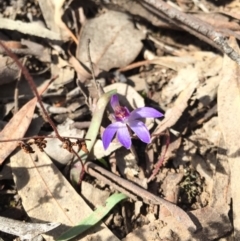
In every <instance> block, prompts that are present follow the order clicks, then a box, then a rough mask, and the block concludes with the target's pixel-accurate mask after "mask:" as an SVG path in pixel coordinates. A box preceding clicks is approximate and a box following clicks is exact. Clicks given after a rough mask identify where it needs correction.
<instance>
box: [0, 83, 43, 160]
mask: <svg viewBox="0 0 240 241" xmlns="http://www.w3.org/2000/svg"><path fill="white" fill-rule="evenodd" d="M47 86H48V85H47ZM47 86H44V88H41V90H40V91H39V94H40V95H41V94H42V93H43V92H44V91H45V89H46V88H47ZM36 103H37V98H33V99H32V100H30V101H29V102H28V103H27V104H25V105H24V106H23V107H22V108H21V109H20V110H19V111H18V112H17V113H16V114H15V115H14V116H13V118H12V119H11V120H10V121H9V122H8V123H7V124H6V126H5V127H4V129H3V130H2V131H1V132H0V139H1V140H6V139H18V138H22V137H23V136H24V134H25V133H26V131H27V129H28V127H29V125H30V123H31V121H32V117H33V114H34V110H35V106H36ZM16 147H17V142H15V141H12V142H0V164H2V163H3V162H4V160H5V159H6V158H7V157H8V156H9V155H10V154H11V153H12V151H13V150H14V149H15V148H16Z"/></svg>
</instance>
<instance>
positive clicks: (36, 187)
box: [11, 149, 118, 241]
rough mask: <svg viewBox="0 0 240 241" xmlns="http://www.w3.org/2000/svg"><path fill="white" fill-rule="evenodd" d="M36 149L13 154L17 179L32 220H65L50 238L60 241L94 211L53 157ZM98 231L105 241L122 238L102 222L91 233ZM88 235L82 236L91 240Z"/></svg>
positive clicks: (83, 238)
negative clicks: (64, 234)
mask: <svg viewBox="0 0 240 241" xmlns="http://www.w3.org/2000/svg"><path fill="white" fill-rule="evenodd" d="M35 151H36V153H35V154H36V155H35V154H34V155H33V154H31V155H30V154H26V153H23V151H19V152H17V153H15V155H13V156H12V157H11V166H12V171H13V175H14V181H15V183H16V187H17V190H18V194H19V195H20V196H21V198H22V204H23V207H24V209H25V211H26V212H27V214H28V215H29V216H30V217H31V219H32V220H43V221H46V222H60V223H62V225H60V226H59V227H58V228H57V229H54V230H53V231H51V232H49V233H48V236H47V237H46V238H47V240H48V241H50V240H56V237H58V236H59V235H61V234H62V233H63V232H65V231H67V230H68V229H69V228H70V227H72V226H74V225H76V224H77V223H78V222H79V220H80V219H84V218H86V217H87V216H88V215H90V214H91V213H92V210H91V209H90V207H89V206H88V205H87V204H86V202H85V201H84V200H83V199H82V197H81V196H80V195H78V193H77V192H76V191H75V190H74V188H73V187H72V186H71V185H70V183H69V182H68V181H67V180H66V179H65V177H64V176H63V175H62V174H61V172H60V171H59V170H58V169H57V168H56V166H55V165H54V164H53V163H52V161H51V160H50V158H49V157H48V156H47V155H46V154H45V153H44V152H40V151H39V150H38V149H36V150H35ZM59 154H60V155H61V153H59ZM94 232H95V234H94V235H98V236H100V237H101V239H102V240H118V239H117V237H116V236H115V235H113V234H112V233H111V231H110V230H109V229H108V228H107V227H106V226H105V225H104V224H102V223H99V225H96V226H95V227H94V228H93V229H91V230H89V233H94ZM85 235H86V233H85ZM85 235H84V236H82V237H81V238H82V239H81V240H82V241H83V240H87V237H85ZM89 236H91V235H89ZM44 237H45V235H44Z"/></svg>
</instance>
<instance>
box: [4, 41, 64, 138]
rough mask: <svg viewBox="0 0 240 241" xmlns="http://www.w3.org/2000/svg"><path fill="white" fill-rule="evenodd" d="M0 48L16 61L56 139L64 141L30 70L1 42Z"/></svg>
mask: <svg viewBox="0 0 240 241" xmlns="http://www.w3.org/2000/svg"><path fill="white" fill-rule="evenodd" d="M0 46H2V47H3V48H4V49H5V51H6V53H7V54H8V55H9V56H10V57H11V58H12V59H13V60H14V61H15V63H16V64H17V66H18V67H19V68H20V69H21V70H22V74H23V75H24V77H25V79H26V80H27V81H28V84H29V86H30V88H31V89H32V92H33V93H34V95H35V96H36V98H37V100H38V103H39V105H40V106H41V109H42V111H43V113H44V115H45V116H46V119H47V120H48V122H49V124H50V125H51V127H52V128H53V130H54V132H55V133H56V137H57V138H58V139H59V140H60V141H63V138H62V137H61V136H60V135H59V133H58V130H57V128H56V126H55V125H54V123H53V121H52V120H51V118H50V117H49V115H48V114H47V111H46V109H45V107H44V105H43V103H42V101H41V98H40V95H39V94H38V91H37V88H36V86H35V84H34V81H33V78H32V76H31V75H30V74H29V72H28V70H27V69H26V67H25V66H24V65H22V64H21V63H20V61H19V59H18V58H17V56H16V55H15V54H14V53H13V52H12V51H11V50H10V49H8V48H7V47H6V46H5V44H4V43H2V42H1V41H0Z"/></svg>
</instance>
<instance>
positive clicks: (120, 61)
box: [76, 11, 145, 71]
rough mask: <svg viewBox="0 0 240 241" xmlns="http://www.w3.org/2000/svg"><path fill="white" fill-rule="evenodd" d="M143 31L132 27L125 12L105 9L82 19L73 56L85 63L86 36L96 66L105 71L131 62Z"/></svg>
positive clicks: (143, 36) (86, 58) (139, 46)
mask: <svg viewBox="0 0 240 241" xmlns="http://www.w3.org/2000/svg"><path fill="white" fill-rule="evenodd" d="M144 38H145V34H144V33H143V32H141V31H139V30H137V29H136V28H135V27H134V24H133V23H132V21H131V17H130V16H129V15H128V14H125V13H122V12H115V11H107V12H105V13H104V14H102V15H101V16H99V17H96V18H94V19H91V20H89V21H87V22H86V23H85V25H84V26H83V28H82V31H81V35H80V38H79V46H78V49H77V54H76V56H77V58H78V59H79V60H80V61H81V62H82V63H83V64H84V65H88V63H89V60H88V51H87V49H88V48H87V46H88V40H89V39H90V40H91V45H90V48H91V50H90V51H91V59H92V62H93V63H94V64H95V65H97V66H98V68H99V69H103V70H106V71H108V70H109V69H112V68H117V67H123V66H126V65H128V64H129V63H131V62H132V61H133V60H134V59H135V58H136V57H137V55H138V54H139V52H140V50H141V48H142V42H141V40H142V39H144Z"/></svg>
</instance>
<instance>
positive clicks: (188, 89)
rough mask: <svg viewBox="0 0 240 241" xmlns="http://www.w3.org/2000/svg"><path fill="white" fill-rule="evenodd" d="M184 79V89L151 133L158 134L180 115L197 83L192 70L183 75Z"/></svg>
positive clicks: (173, 122) (172, 123) (196, 77)
mask: <svg viewBox="0 0 240 241" xmlns="http://www.w3.org/2000/svg"><path fill="white" fill-rule="evenodd" d="M185 81H186V82H188V83H189V84H188V85H187V86H185V89H184V90H183V91H182V92H181V93H180V94H179V96H178V97H177V99H176V101H175V102H174V105H173V107H172V108H170V109H168V110H167V112H166V114H165V118H164V120H163V121H161V123H160V124H159V125H158V127H157V129H156V130H155V132H154V133H153V134H154V135H158V134H160V133H162V132H163V131H164V130H166V129H167V128H169V127H171V126H173V125H174V124H175V123H176V122H177V121H178V119H179V118H180V117H181V115H182V113H183V111H184V110H185V109H186V108H187V102H188V100H189V99H190V98H191V96H192V94H193V92H194V90H195V88H196V87H197V85H198V76H197V73H196V72H195V71H192V72H191V74H188V75H185ZM153 139H155V136H153V137H152V140H153Z"/></svg>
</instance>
